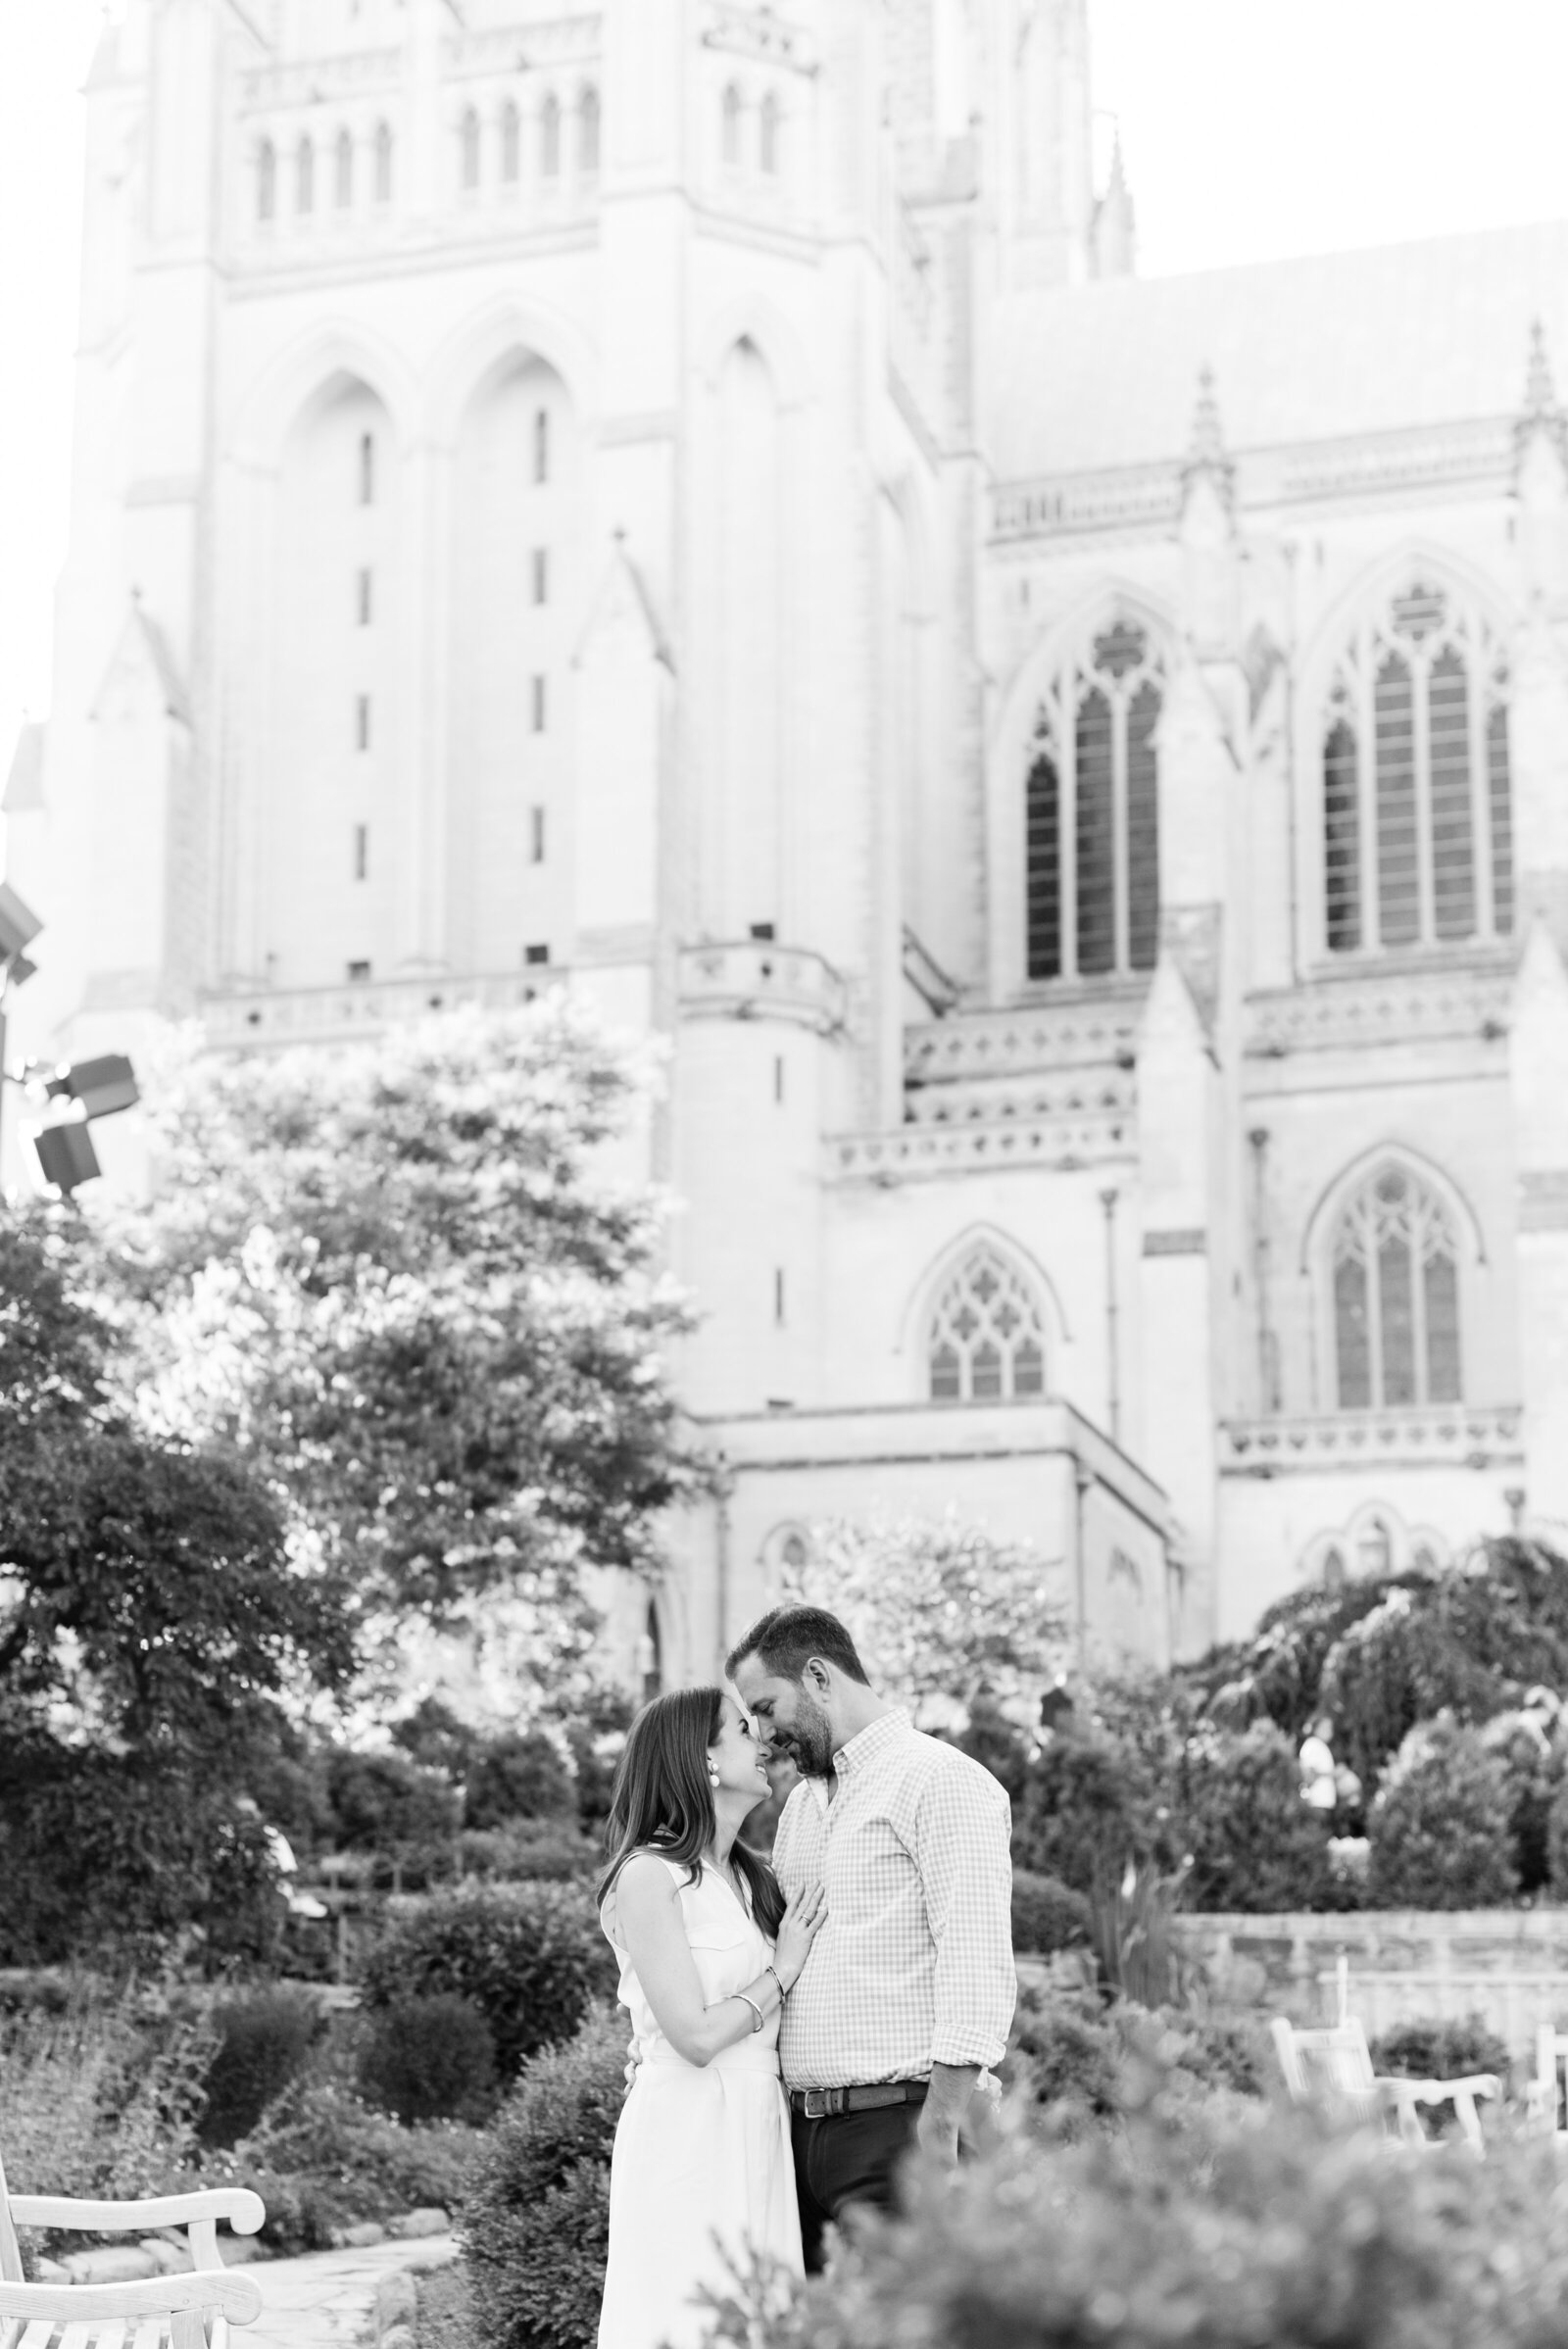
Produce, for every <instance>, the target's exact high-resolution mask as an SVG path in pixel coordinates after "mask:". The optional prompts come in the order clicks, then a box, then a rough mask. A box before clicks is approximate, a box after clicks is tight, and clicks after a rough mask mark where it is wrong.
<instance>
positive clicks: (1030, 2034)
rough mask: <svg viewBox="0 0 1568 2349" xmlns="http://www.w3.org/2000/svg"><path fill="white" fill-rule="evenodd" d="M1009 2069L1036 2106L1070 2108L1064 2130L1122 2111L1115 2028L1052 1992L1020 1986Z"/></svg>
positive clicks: (1066, 2114)
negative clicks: (1084, 2119) (1089, 2119)
mask: <svg viewBox="0 0 1568 2349" xmlns="http://www.w3.org/2000/svg"><path fill="white" fill-rule="evenodd" d="M1010 2054H1011V2062H1010V2065H1009V2069H1010V2071H1011V2073H1012V2075H1013V2077H1014V2079H1016V2080H1020V2081H1021V2082H1022V2083H1023V2084H1024V2086H1025V2087H1026V2089H1027V2092H1028V2094H1029V2096H1030V2097H1031V2099H1032V2100H1033V2101H1034V2102H1035V2103H1036V2104H1043V2105H1059V2106H1064V2107H1066V2108H1067V2111H1066V2113H1065V2114H1064V2115H1063V2120H1064V2123H1065V2125H1067V2126H1069V2127H1070V2126H1073V2125H1074V2124H1075V2123H1077V2122H1080V2121H1081V2120H1082V2119H1083V2118H1084V2117H1085V2116H1087V2115H1090V2114H1093V2115H1095V2116H1097V2117H1100V2118H1103V2117H1104V2116H1105V2115H1107V2114H1110V2113H1114V2112H1116V2111H1117V2110H1118V2109H1119V2106H1120V2081H1119V2076H1118V2070H1117V2058H1118V2054H1119V2047H1118V2042H1117V2037H1116V2031H1115V2029H1114V2026H1113V2025H1112V2024H1110V2023H1109V2022H1107V2021H1105V2020H1104V2019H1103V2017H1101V2016H1092V2015H1086V2014H1085V2013H1084V2012H1083V2011H1082V2009H1081V2008H1079V2007H1077V2006H1075V2005H1074V2004H1073V2003H1072V2002H1071V2001H1070V2000H1067V1999H1063V1998H1059V1997H1055V1996H1054V1995H1053V1994H1052V1992H1051V1991H1049V1990H1040V1989H1036V1988H1035V1987H1034V1986H1033V1985H1032V1984H1030V1983H1028V1982H1025V1983H1021V1984H1020V1985H1019V1990H1018V2007H1017V2012H1016V2014H1015V2015H1014V2017H1013V2025H1012V2046H1011V2050H1010Z"/></svg>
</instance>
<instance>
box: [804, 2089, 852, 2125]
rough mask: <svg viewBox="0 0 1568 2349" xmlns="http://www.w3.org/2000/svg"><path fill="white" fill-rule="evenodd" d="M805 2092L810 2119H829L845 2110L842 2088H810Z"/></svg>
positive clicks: (808, 2118)
mask: <svg viewBox="0 0 1568 2349" xmlns="http://www.w3.org/2000/svg"><path fill="white" fill-rule="evenodd" d="M805 2093H806V2118H807V2120H808V2121H828V2120H831V2119H832V2117H833V2115H834V2114H835V2113H841V2112H842V2111H843V2110H844V2102H843V2098H844V2090H843V2089H842V2088H808V2089H807V2090H806V2092H805Z"/></svg>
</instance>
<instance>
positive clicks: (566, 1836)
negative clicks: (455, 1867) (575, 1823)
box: [458, 1820, 600, 1884]
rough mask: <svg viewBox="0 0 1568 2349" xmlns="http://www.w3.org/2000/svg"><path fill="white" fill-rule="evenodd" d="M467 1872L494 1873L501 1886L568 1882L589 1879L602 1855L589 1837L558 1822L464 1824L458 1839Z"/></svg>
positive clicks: (461, 1861) (492, 1875)
mask: <svg viewBox="0 0 1568 2349" xmlns="http://www.w3.org/2000/svg"><path fill="white" fill-rule="evenodd" d="M458 1860H459V1864H460V1866H461V1868H462V1871H463V1874H464V1875H465V1876H477V1877H494V1878H495V1879H497V1880H498V1881H499V1882H500V1883H502V1884H545V1883H551V1884H569V1883H570V1882H571V1881H572V1880H573V1879H574V1878H581V1877H591V1876H593V1875H595V1874H596V1873H597V1871H598V1868H599V1865H600V1857H599V1853H598V1852H597V1851H596V1850H595V1848H594V1846H593V1844H592V1843H590V1842H589V1841H588V1839H587V1837H586V1836H585V1835H576V1834H574V1833H573V1831H572V1829H571V1827H570V1826H569V1825H568V1824H563V1823H562V1822H561V1821H560V1820H516V1821H515V1822H514V1823H513V1825H512V1826H510V1827H492V1828H484V1829H482V1830H476V1829H471V1828H466V1829H465V1830H464V1832H463V1834H462V1835H460V1836H459V1837H458Z"/></svg>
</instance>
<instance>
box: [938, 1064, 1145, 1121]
mask: <svg viewBox="0 0 1568 2349" xmlns="http://www.w3.org/2000/svg"><path fill="white" fill-rule="evenodd" d="M1086 1074H1087V1075H1088V1076H1089V1078H1090V1080H1091V1081H1090V1082H1089V1083H1088V1084H1085V1083H1084V1082H1083V1078H1084V1076H1085V1075H1086ZM1077 1080H1078V1081H1077V1082H1075V1081H1074V1079H1073V1077H1072V1075H1071V1074H1068V1075H1066V1076H1063V1077H1060V1078H1057V1079H1055V1080H1054V1081H1053V1080H1052V1079H1050V1078H1047V1077H1019V1078H1016V1079H1011V1080H1009V1079H1007V1078H1005V1077H1002V1076H998V1077H993V1078H992V1079H990V1080H989V1082H988V1081H987V1080H985V1079H984V1078H981V1079H977V1080H973V1081H967V1082H965V1081H959V1082H956V1083H954V1084H944V1085H922V1086H920V1087H918V1088H911V1089H910V1091H909V1093H908V1095H907V1101H906V1105H905V1116H906V1118H907V1121H908V1123H909V1124H910V1125H916V1126H960V1125H980V1124H990V1125H996V1124H1000V1123H1006V1124H1018V1125H1023V1124H1039V1123H1041V1122H1042V1121H1043V1120H1045V1119H1048V1118H1082V1117H1097V1116H1105V1117H1109V1118H1111V1119H1113V1120H1116V1121H1120V1122H1124V1123H1128V1124H1129V1125H1130V1122H1131V1120H1132V1118H1133V1117H1134V1116H1135V1114H1136V1111H1137V1098H1138V1097H1137V1088H1136V1086H1135V1084H1134V1082H1133V1080H1132V1078H1131V1077H1130V1076H1124V1075H1123V1074H1122V1073H1121V1071H1120V1070H1116V1069H1094V1070H1089V1071H1084V1070H1079V1071H1078V1072H1077Z"/></svg>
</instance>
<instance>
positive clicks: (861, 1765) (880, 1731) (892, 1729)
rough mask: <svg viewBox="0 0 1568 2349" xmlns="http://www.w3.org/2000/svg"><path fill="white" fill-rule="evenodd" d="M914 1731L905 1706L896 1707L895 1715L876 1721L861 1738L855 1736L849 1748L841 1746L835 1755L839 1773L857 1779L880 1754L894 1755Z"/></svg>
mask: <svg viewBox="0 0 1568 2349" xmlns="http://www.w3.org/2000/svg"><path fill="white" fill-rule="evenodd" d="M913 1728H914V1725H913V1723H912V1722H911V1721H910V1719H909V1716H908V1714H907V1712H906V1711H905V1709H904V1707H903V1706H902V1705H899V1706H896V1707H895V1709H894V1710H893V1711H892V1712H891V1713H882V1714H879V1715H878V1717H877V1719H876V1720H875V1721H872V1722H870V1723H868V1724H867V1726H866V1727H865V1728H864V1729H862V1730H861V1732H860V1733H859V1736H858V1737H852V1738H851V1739H850V1741H849V1743H848V1744H847V1745H841V1746H840V1747H839V1749H838V1752H837V1753H836V1754H835V1755H834V1756H833V1768H834V1771H835V1773H836V1774H837V1776H838V1777H840V1778H853V1777H854V1776H855V1774H856V1772H857V1771H858V1770H864V1769H867V1768H868V1767H869V1765H870V1764H871V1763H872V1762H874V1761H875V1760H876V1759H877V1756H878V1755H879V1754H884V1753H888V1752H890V1751H891V1750H892V1748H893V1747H894V1746H895V1745H897V1744H899V1743H901V1742H902V1740H903V1739H904V1738H906V1737H910V1736H912V1735H913Z"/></svg>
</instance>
